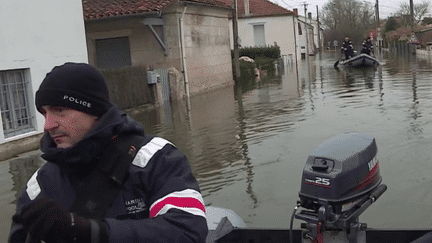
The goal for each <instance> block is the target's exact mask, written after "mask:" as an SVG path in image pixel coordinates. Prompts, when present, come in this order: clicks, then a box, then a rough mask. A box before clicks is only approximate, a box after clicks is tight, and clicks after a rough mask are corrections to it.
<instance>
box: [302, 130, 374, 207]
mask: <svg viewBox="0 0 432 243" xmlns="http://www.w3.org/2000/svg"><path fill="white" fill-rule="evenodd" d="M377 155H378V148H377V145H376V142H375V138H374V137H373V136H371V135H368V134H363V133H347V134H341V135H337V136H334V137H332V138H330V139H328V140H326V141H324V142H323V143H321V144H320V145H318V146H317V147H316V148H315V149H314V150H313V151H312V152H311V153H310V155H309V156H308V159H307V161H306V165H305V166H304V169H303V176H302V183H301V190H300V192H299V197H300V204H301V206H302V207H304V208H307V209H311V210H318V208H319V207H320V206H321V205H322V201H323V200H325V201H326V202H328V204H329V205H331V206H332V208H333V210H334V213H336V214H340V213H342V212H344V211H346V210H349V209H350V208H351V207H352V206H353V205H355V204H356V202H358V200H359V199H360V198H362V197H364V196H365V195H367V194H368V193H371V191H372V190H374V189H375V188H376V187H377V186H378V185H379V184H380V183H381V181H382V178H381V175H380V171H379V161H378V156H377ZM320 201H321V202H320Z"/></svg>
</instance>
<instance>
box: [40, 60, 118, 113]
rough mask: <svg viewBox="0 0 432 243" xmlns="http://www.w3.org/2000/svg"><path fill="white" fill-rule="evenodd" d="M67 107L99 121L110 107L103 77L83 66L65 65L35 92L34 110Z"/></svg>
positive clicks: (95, 70) (81, 64)
mask: <svg viewBox="0 0 432 243" xmlns="http://www.w3.org/2000/svg"><path fill="white" fill-rule="evenodd" d="M44 105H49V106H58V107H67V108H71V109H74V110H78V111H82V112H85V113H88V114H90V115H95V116H97V117H101V116H102V115H103V114H105V112H107V111H108V109H109V108H111V106H113V104H112V103H111V102H110V99H109V91H108V86H107V84H106V82H105V79H104V77H103V76H102V74H101V73H100V72H99V71H98V70H97V69H96V68H94V67H92V66H90V65H89V64H86V63H71V62H68V63H65V64H63V65H61V66H56V67H54V68H53V69H52V70H51V72H49V73H48V74H47V75H46V77H45V79H44V80H43V81H42V84H41V85H40V86H39V90H38V91H37V92H36V108H37V109H38V111H39V112H41V108H42V106H44Z"/></svg>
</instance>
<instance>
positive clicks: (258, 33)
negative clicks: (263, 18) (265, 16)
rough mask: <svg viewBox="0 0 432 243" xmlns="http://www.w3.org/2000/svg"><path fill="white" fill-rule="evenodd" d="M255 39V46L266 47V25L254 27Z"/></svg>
mask: <svg viewBox="0 0 432 243" xmlns="http://www.w3.org/2000/svg"><path fill="white" fill-rule="evenodd" d="M253 28H254V39H255V46H265V32H264V25H263V24H260V25H254V26H253Z"/></svg>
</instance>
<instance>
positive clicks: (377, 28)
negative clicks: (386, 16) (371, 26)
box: [375, 0, 381, 50]
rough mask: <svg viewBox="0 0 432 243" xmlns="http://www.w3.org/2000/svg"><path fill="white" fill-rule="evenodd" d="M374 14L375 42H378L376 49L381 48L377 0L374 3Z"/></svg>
mask: <svg viewBox="0 0 432 243" xmlns="http://www.w3.org/2000/svg"><path fill="white" fill-rule="evenodd" d="M375 16H376V21H377V22H376V31H377V36H376V38H377V42H378V50H381V33H380V32H381V28H380V18H379V7H378V0H376V5H375Z"/></svg>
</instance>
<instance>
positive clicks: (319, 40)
mask: <svg viewBox="0 0 432 243" xmlns="http://www.w3.org/2000/svg"><path fill="white" fill-rule="evenodd" d="M377 2H378V0H377ZM316 9H317V25H318V48H319V49H318V50H319V52H320V53H321V48H322V45H321V32H320V30H321V27H320V22H319V13H318V5H316Z"/></svg>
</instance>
